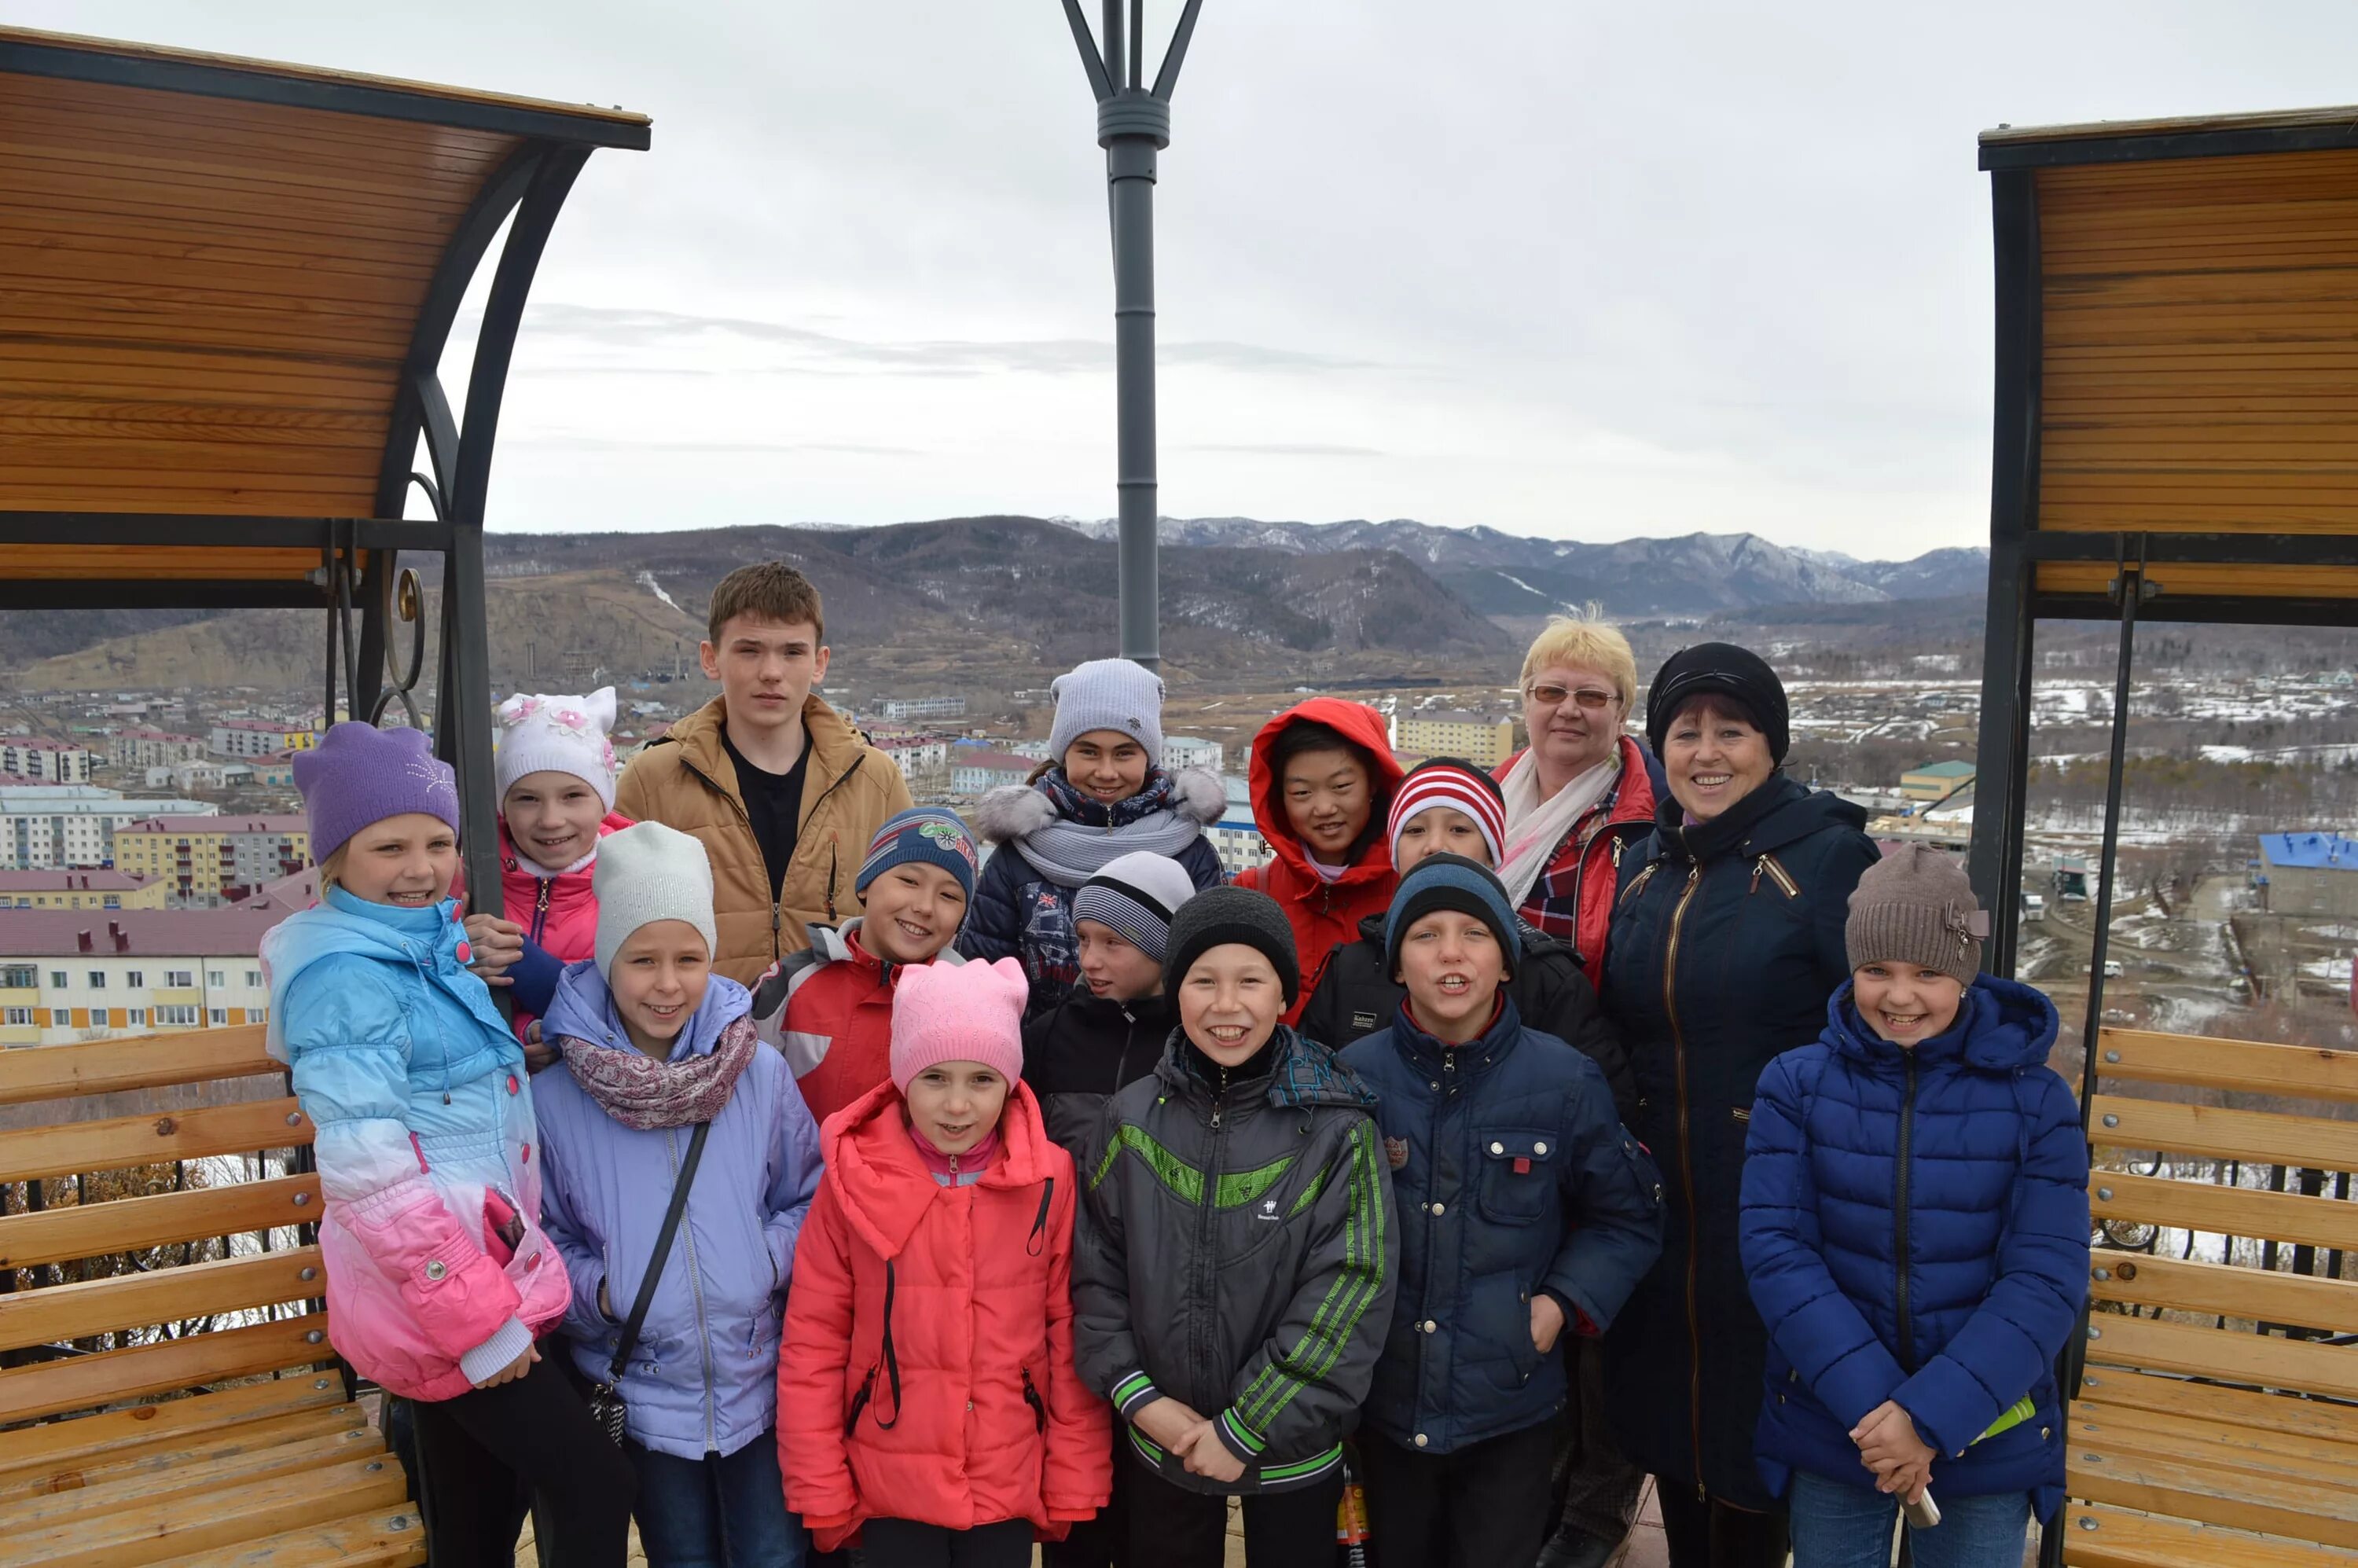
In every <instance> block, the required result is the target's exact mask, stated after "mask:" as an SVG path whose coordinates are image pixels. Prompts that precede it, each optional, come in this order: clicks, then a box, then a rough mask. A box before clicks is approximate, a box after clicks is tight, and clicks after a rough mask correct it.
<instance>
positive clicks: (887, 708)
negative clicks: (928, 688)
mask: <svg viewBox="0 0 2358 1568" xmlns="http://www.w3.org/2000/svg"><path fill="white" fill-rule="evenodd" d="M877 709H878V711H879V712H880V713H882V716H883V717H885V718H886V719H963V718H965V717H966V698H964V697H887V698H885V699H884V700H883V701H882V702H881V703H879V704H878V705H877Z"/></svg>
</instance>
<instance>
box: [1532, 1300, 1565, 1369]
mask: <svg viewBox="0 0 2358 1568" xmlns="http://www.w3.org/2000/svg"><path fill="white" fill-rule="evenodd" d="M1562 1335H1563V1307H1562V1306H1561V1305H1560V1304H1558V1303H1557V1301H1556V1299H1555V1298H1554V1297H1553V1296H1552V1295H1550V1294H1548V1293H1547V1292H1545V1291H1533V1292H1531V1348H1533V1349H1534V1350H1537V1351H1538V1352H1539V1353H1540V1354H1541V1355H1542V1356H1544V1355H1546V1354H1547V1353H1548V1352H1549V1351H1551V1350H1552V1349H1554V1348H1555V1342H1556V1340H1557V1339H1558V1338H1559V1337H1560V1336H1562Z"/></svg>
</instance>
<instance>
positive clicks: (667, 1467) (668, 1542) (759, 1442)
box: [630, 1430, 809, 1568]
mask: <svg viewBox="0 0 2358 1568" xmlns="http://www.w3.org/2000/svg"><path fill="white" fill-rule="evenodd" d="M630 1453H631V1462H632V1463H633V1464H634V1465H637V1466H638V1469H639V1497H638V1503H637V1506H636V1507H635V1508H633V1510H632V1511H633V1513H634V1514H636V1515H637V1516H638V1521H639V1544H640V1545H641V1546H643V1547H644V1548H645V1549H646V1553H647V1563H648V1568H802V1563H803V1557H804V1554H805V1553H806V1552H807V1551H808V1549H809V1548H808V1544H807V1542H806V1538H805V1537H804V1535H803V1527H802V1522H801V1521H800V1520H799V1519H795V1516H794V1515H792V1514H790V1513H788V1512H787V1511H786V1485H785V1482H784V1480H783V1479H781V1478H780V1477H779V1475H778V1434H777V1433H776V1432H775V1431H774V1430H773V1431H770V1432H765V1433H763V1434H762V1435H761V1436H759V1437H757V1438H755V1439H754V1440H753V1441H752V1442H751V1443H749V1444H746V1445H745V1446H744V1447H742V1448H741V1449H739V1450H738V1451H737V1452H736V1453H734V1454H729V1455H727V1456H725V1457H724V1456H722V1455H721V1454H706V1455H705V1456H704V1457H703V1458H701V1459H682V1458H679V1457H677V1456H676V1455H675V1454H655V1453H652V1452H650V1451H649V1450H647V1449H644V1448H642V1447H640V1446H639V1445H638V1444H635V1443H633V1444H630Z"/></svg>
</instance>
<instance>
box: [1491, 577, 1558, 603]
mask: <svg viewBox="0 0 2358 1568" xmlns="http://www.w3.org/2000/svg"><path fill="white" fill-rule="evenodd" d="M1498 575H1499V576H1500V577H1502V578H1505V579H1507V580H1508V581H1509V582H1510V583H1513V584H1514V585H1515V586H1516V587H1517V588H1520V589H1522V590H1523V591H1524V592H1525V593H1538V594H1539V596H1540V597H1541V599H1545V598H1546V597H1547V595H1546V594H1544V593H1540V590H1539V589H1535V588H1533V587H1532V586H1531V584H1530V583H1527V582H1525V581H1524V580H1523V579H1520V578H1519V577H1517V576H1516V575H1515V574H1514V573H1512V572H1500V573H1499V574H1498Z"/></svg>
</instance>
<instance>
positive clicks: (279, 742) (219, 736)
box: [211, 719, 319, 757]
mask: <svg viewBox="0 0 2358 1568" xmlns="http://www.w3.org/2000/svg"><path fill="white" fill-rule="evenodd" d="M317 744H319V736H318V735H317V734H316V733H315V732H314V731H313V730H312V728H311V726H309V725H308V724H274V723H269V722H266V721H265V720H263V719H229V720H227V721H226V722H223V723H220V724H216V725H214V726H213V732H212V739H211V751H212V754H213V755H214V756H216V757H275V756H276V755H277V754H278V753H279V752H300V751H306V750H308V749H309V748H310V747H312V746H315V745H317Z"/></svg>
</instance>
